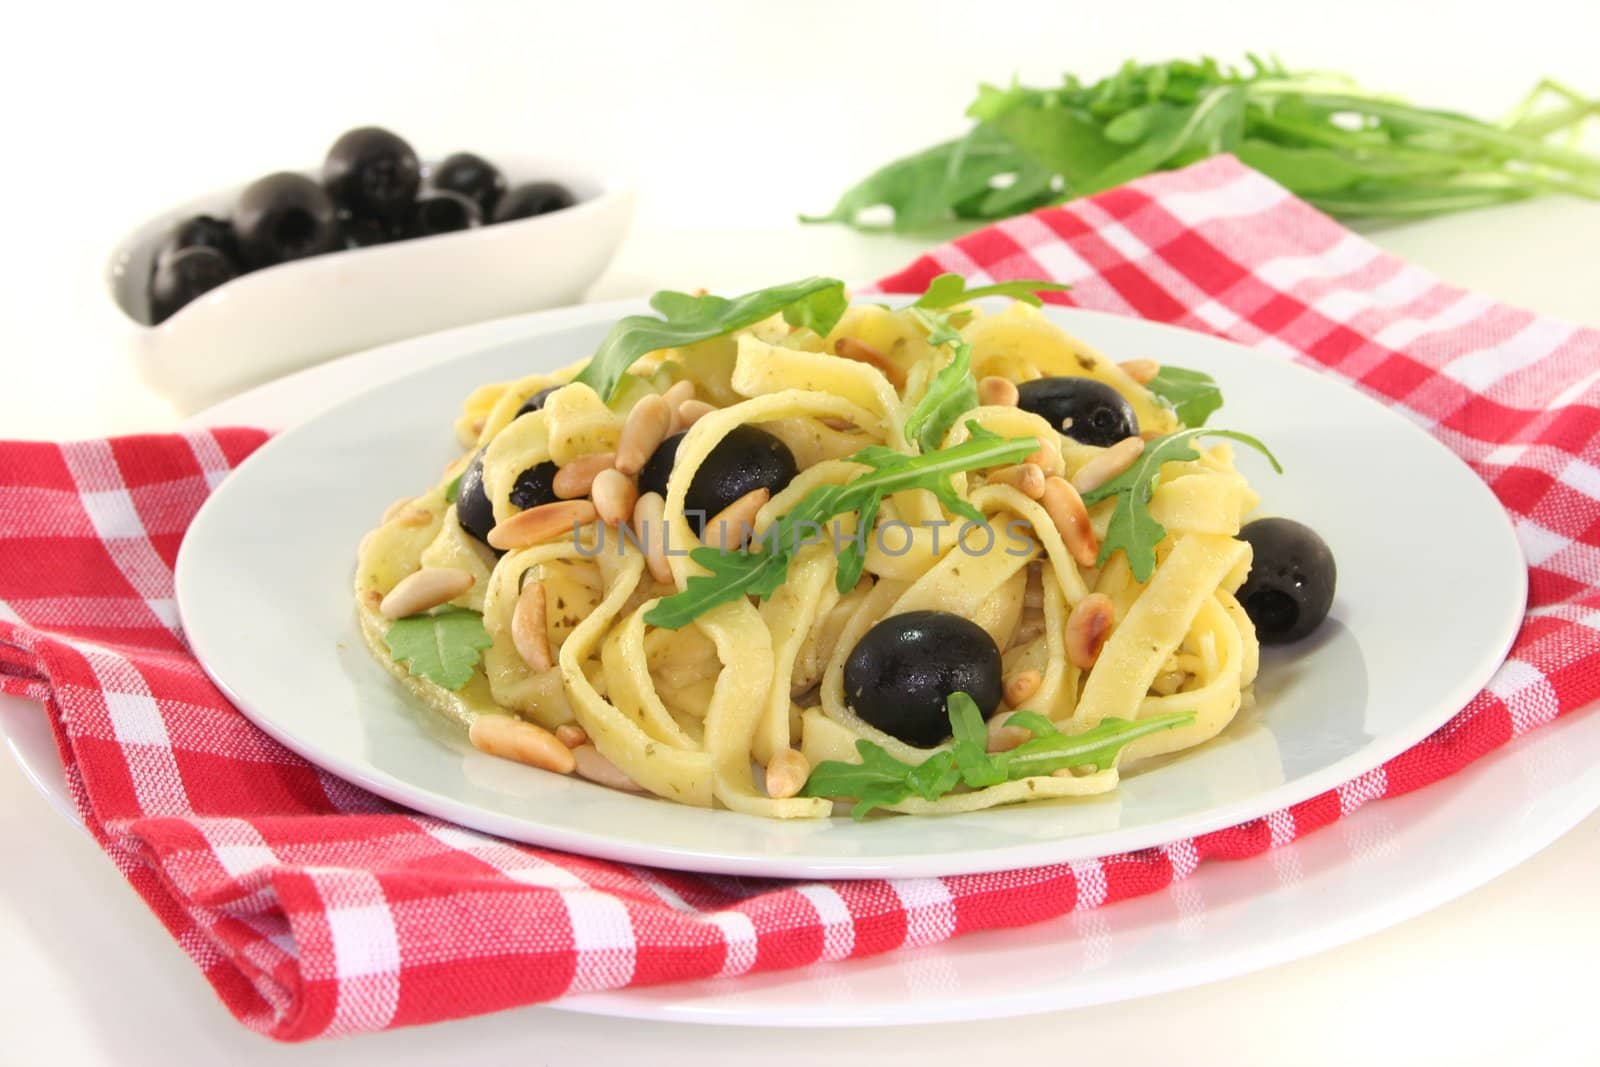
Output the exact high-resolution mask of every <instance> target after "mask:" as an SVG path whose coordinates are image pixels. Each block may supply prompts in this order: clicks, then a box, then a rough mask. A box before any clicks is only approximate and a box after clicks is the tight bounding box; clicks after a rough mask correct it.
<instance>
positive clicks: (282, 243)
mask: <svg viewBox="0 0 1600 1067" xmlns="http://www.w3.org/2000/svg"><path fill="white" fill-rule="evenodd" d="M233 229H234V232H235V233H236V234H238V237H239V253H240V255H241V256H242V257H243V259H244V262H245V265H246V266H249V267H270V266H271V265H272V264H274V263H283V262H286V261H288V260H291V259H301V258H303V257H305V256H315V255H319V254H321V253H323V252H332V251H333V250H334V249H336V248H338V247H339V220H338V218H337V217H336V215H335V212H334V208H333V201H332V200H330V199H329V198H328V194H327V193H326V192H324V191H323V189H322V186H320V185H318V184H317V183H316V182H314V181H312V180H311V179H310V178H307V177H305V176H303V175H300V174H290V173H288V172H287V171H285V172H281V173H278V174H269V175H267V176H266V177H265V178H262V179H261V180H260V181H257V182H253V183H251V184H250V185H248V186H246V187H245V190H244V192H242V193H240V194H239V202H238V204H237V205H236V206H235V207H234V211H233Z"/></svg>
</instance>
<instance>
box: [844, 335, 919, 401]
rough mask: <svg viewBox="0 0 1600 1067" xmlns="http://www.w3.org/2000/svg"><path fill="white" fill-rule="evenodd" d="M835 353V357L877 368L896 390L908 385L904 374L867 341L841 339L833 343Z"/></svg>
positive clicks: (850, 338)
mask: <svg viewBox="0 0 1600 1067" xmlns="http://www.w3.org/2000/svg"><path fill="white" fill-rule="evenodd" d="M833 351H834V354H835V355H838V356H843V357H844V358H845V359H849V360H854V361H855V362H857V363H865V364H866V365H867V366H869V367H873V368H876V369H877V370H878V371H879V372H880V373H882V374H883V376H884V377H885V378H887V379H889V384H891V385H893V386H894V387H895V388H896V389H899V388H901V387H903V386H904V385H905V384H906V376H905V374H904V372H902V371H901V370H900V368H899V367H896V366H895V365H894V364H893V363H890V362H889V361H888V360H887V359H886V358H884V355H883V353H882V352H880V351H878V350H877V349H876V348H875V347H873V346H872V345H869V344H867V342H865V341H862V340H858V339H857V338H854V337H841V338H839V339H838V340H837V341H835V342H833Z"/></svg>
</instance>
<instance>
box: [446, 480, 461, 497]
mask: <svg viewBox="0 0 1600 1067" xmlns="http://www.w3.org/2000/svg"><path fill="white" fill-rule="evenodd" d="M460 491H461V475H459V474H458V475H456V476H455V477H454V478H451V479H450V484H449V485H447V486H445V487H444V499H445V503H447V504H454V503H455V502H456V494H457V493H459V492H460Z"/></svg>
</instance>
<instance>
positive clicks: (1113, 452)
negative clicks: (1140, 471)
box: [1072, 437, 1144, 494]
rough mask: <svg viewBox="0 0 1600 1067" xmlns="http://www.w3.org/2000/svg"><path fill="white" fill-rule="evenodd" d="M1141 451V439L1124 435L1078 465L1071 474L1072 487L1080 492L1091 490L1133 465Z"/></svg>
mask: <svg viewBox="0 0 1600 1067" xmlns="http://www.w3.org/2000/svg"><path fill="white" fill-rule="evenodd" d="M1143 452H1144V442H1143V441H1141V440H1140V439H1139V438H1137V437H1124V438H1123V439H1122V440H1120V441H1118V442H1117V443H1116V444H1114V445H1112V446H1111V447H1110V448H1107V449H1106V450H1105V451H1103V452H1101V453H1100V454H1099V455H1097V456H1095V457H1093V458H1092V459H1090V460H1089V462H1087V463H1085V464H1084V465H1083V466H1081V467H1079V468H1078V473H1077V474H1074V475H1073V476H1072V488H1074V489H1076V490H1077V491H1078V492H1079V493H1080V494H1081V493H1089V492H1093V491H1094V490H1096V489H1098V488H1100V487H1101V486H1102V485H1105V484H1106V483H1107V482H1109V481H1110V480H1111V479H1113V478H1115V477H1116V476H1117V475H1119V474H1121V473H1122V472H1123V471H1125V470H1127V469H1128V468H1129V467H1131V466H1133V461H1134V460H1136V459H1138V458H1139V456H1140V454H1141V453H1143Z"/></svg>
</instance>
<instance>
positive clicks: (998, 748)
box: [984, 711, 1033, 752]
mask: <svg viewBox="0 0 1600 1067" xmlns="http://www.w3.org/2000/svg"><path fill="white" fill-rule="evenodd" d="M1009 718H1011V713H1010V712H1008V711H1002V712H998V713H996V714H995V715H994V717H993V718H991V719H990V720H989V721H988V723H987V724H986V725H987V727H988V732H989V740H988V743H987V744H986V745H985V746H984V748H985V749H986V750H987V751H989V752H1009V751H1011V750H1012V749H1014V748H1016V747H1017V746H1018V745H1020V744H1022V742H1024V741H1026V740H1028V739H1029V738H1031V737H1032V736H1033V734H1032V733H1030V732H1029V731H1027V730H1024V729H1023V728H1022V727H1020V726H1007V725H1005V721H1006V720H1007V719H1009Z"/></svg>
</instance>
